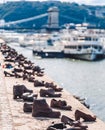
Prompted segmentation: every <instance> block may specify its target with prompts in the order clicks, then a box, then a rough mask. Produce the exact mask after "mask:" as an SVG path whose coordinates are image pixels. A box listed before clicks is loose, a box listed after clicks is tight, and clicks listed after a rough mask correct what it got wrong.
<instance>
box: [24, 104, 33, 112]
mask: <svg viewBox="0 0 105 130" xmlns="http://www.w3.org/2000/svg"><path fill="white" fill-rule="evenodd" d="M32 106H33V104H29V103H24V105H23V111H24V112H32Z"/></svg>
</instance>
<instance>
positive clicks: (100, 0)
mask: <svg viewBox="0 0 105 130" xmlns="http://www.w3.org/2000/svg"><path fill="white" fill-rule="evenodd" d="M7 1H23V0H0V2H1V3H3V2H7ZM24 1H46V0H24ZM50 1H53V0H50ZM59 1H62V2H66V1H67V2H76V3H78V4H87V5H105V0H59Z"/></svg>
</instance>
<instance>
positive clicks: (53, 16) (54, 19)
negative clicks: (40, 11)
mask: <svg viewBox="0 0 105 130" xmlns="http://www.w3.org/2000/svg"><path fill="white" fill-rule="evenodd" d="M47 29H48V30H50V31H52V30H59V9H58V8H57V7H55V6H54V7H51V8H49V9H48V25H47Z"/></svg>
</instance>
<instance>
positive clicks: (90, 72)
mask: <svg viewBox="0 0 105 130" xmlns="http://www.w3.org/2000/svg"><path fill="white" fill-rule="evenodd" d="M10 45H11V47H13V48H15V49H16V50H17V51H18V52H19V53H22V54H24V56H26V57H27V58H28V59H30V60H31V61H32V62H34V63H35V64H36V65H39V66H40V67H42V68H43V67H44V68H45V73H46V74H47V75H49V77H51V78H52V79H53V80H54V81H56V82H57V83H58V84H59V85H60V86H62V87H63V88H64V89H66V90H67V91H68V92H70V93H72V94H73V95H77V96H80V97H81V98H86V102H87V103H88V104H89V105H90V109H91V110H92V111H93V112H94V114H96V115H97V116H98V117H99V118H100V119H102V120H103V121H105V102H104V101H105V60H102V61H98V62H89V61H80V60H73V59H38V58H35V56H34V55H33V54H32V50H31V49H28V48H22V47H20V46H19V45H17V44H16V43H11V44H10Z"/></svg>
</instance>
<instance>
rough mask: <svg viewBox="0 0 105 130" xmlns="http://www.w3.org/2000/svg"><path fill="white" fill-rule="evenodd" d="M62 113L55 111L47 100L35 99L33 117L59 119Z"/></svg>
mask: <svg viewBox="0 0 105 130" xmlns="http://www.w3.org/2000/svg"><path fill="white" fill-rule="evenodd" d="M60 115H61V113H60V112H59V111H53V110H52V109H51V108H50V107H49V105H48V104H47V102H46V100H45V99H35V100H34V102H33V108H32V116H33V117H49V118H59V117H60Z"/></svg>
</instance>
